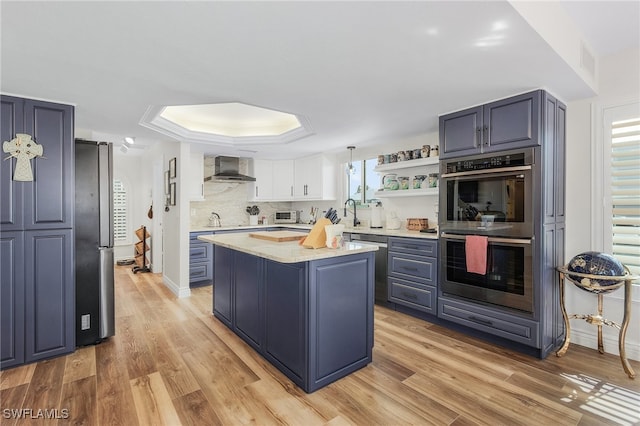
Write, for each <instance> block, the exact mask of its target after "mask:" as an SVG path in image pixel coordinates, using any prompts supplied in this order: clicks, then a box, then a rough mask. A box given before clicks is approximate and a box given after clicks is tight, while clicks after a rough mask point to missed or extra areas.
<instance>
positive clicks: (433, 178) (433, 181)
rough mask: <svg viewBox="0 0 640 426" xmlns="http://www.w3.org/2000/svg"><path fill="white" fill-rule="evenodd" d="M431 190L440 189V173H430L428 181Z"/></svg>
mask: <svg viewBox="0 0 640 426" xmlns="http://www.w3.org/2000/svg"><path fill="white" fill-rule="evenodd" d="M427 182H428V184H429V188H437V187H438V173H429V180H428V181H427Z"/></svg>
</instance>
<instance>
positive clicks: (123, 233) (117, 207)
mask: <svg viewBox="0 0 640 426" xmlns="http://www.w3.org/2000/svg"><path fill="white" fill-rule="evenodd" d="M113 241H114V243H117V242H128V241H129V227H128V223H127V189H126V188H125V186H124V183H123V182H122V181H121V180H119V179H114V180H113Z"/></svg>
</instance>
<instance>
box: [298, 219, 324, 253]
mask: <svg viewBox="0 0 640 426" xmlns="http://www.w3.org/2000/svg"><path fill="white" fill-rule="evenodd" d="M327 225H331V221H330V220H329V219H327V218H325V217H323V218H321V219H318V221H317V222H316V224H315V225H314V226H313V228H311V231H310V232H309V235H307V238H304V239H302V240H300V244H301V245H302V246H303V247H306V248H314V249H316V248H322V247H326V246H327V233H326V232H325V230H324V227H325V226H327Z"/></svg>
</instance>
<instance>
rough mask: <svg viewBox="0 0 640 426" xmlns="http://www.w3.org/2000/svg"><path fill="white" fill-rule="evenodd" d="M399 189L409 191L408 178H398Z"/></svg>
mask: <svg viewBox="0 0 640 426" xmlns="http://www.w3.org/2000/svg"><path fill="white" fill-rule="evenodd" d="M398 182H399V183H400V189H409V176H398Z"/></svg>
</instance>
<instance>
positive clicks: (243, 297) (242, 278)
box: [232, 252, 264, 350]
mask: <svg viewBox="0 0 640 426" xmlns="http://www.w3.org/2000/svg"><path fill="white" fill-rule="evenodd" d="M233 261H234V263H235V265H234V276H233V284H232V285H233V296H232V306H233V328H234V330H235V332H236V333H237V334H238V335H239V336H240V337H242V338H243V339H244V341H246V342H247V343H249V344H250V345H251V346H253V348H254V349H256V350H260V348H261V346H262V341H263V336H264V330H263V326H264V320H263V318H262V312H263V303H262V292H263V286H262V285H261V283H262V267H263V262H261V259H260V258H259V257H256V256H252V255H250V254H246V253H241V252H234V257H233Z"/></svg>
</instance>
